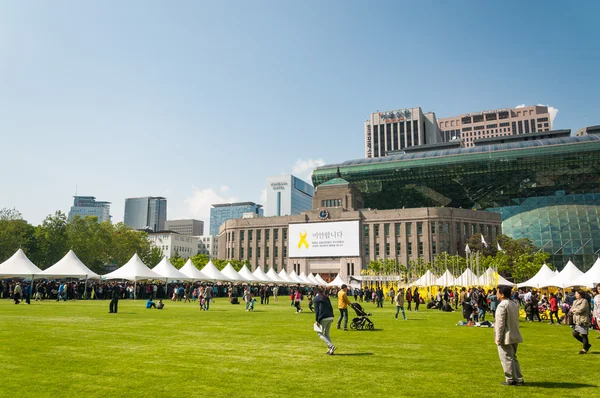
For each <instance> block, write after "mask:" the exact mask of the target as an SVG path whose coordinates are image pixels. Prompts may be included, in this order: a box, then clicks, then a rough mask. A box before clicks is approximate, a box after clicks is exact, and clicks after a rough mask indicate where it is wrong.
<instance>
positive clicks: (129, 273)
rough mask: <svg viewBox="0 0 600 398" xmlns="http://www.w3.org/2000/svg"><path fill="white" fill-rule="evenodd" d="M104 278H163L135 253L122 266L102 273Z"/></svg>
mask: <svg viewBox="0 0 600 398" xmlns="http://www.w3.org/2000/svg"><path fill="white" fill-rule="evenodd" d="M104 279H127V280H129V281H140V280H146V279H158V280H160V279H164V278H163V277H162V276H161V275H159V274H158V273H156V272H154V271H152V270H151V269H150V268H148V267H147V266H146V264H144V262H143V261H142V259H141V258H140V256H138V255H137V253H135V254H134V255H133V256H132V257H131V259H129V261H127V262H126V263H125V264H124V265H123V266H122V267H120V268H118V269H116V270H114V271H113V272H111V273H108V274H106V275H104Z"/></svg>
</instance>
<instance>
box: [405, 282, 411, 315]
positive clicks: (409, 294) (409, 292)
mask: <svg viewBox="0 0 600 398" xmlns="http://www.w3.org/2000/svg"><path fill="white" fill-rule="evenodd" d="M406 302H407V303H408V310H409V311H412V309H411V308H410V303H411V302H412V291H411V290H410V288H408V289H406Z"/></svg>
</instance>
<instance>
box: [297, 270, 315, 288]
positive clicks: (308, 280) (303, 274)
mask: <svg viewBox="0 0 600 398" xmlns="http://www.w3.org/2000/svg"><path fill="white" fill-rule="evenodd" d="M298 278H300V279H301V280H302V281H304V284H305V285H314V283H313V282H312V281H311V280H310V279H308V276H306V274H305V273H304V271H302V272H301V273H300V275H298Z"/></svg>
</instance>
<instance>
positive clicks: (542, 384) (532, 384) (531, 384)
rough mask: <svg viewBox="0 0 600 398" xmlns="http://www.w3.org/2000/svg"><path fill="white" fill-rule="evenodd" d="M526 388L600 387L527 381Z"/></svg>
mask: <svg viewBox="0 0 600 398" xmlns="http://www.w3.org/2000/svg"><path fill="white" fill-rule="evenodd" d="M524 387H537V388H587V387H598V386H595V385H593V384H582V383H562V382H559V381H532V382H529V381H526V382H525V385H524V386H522V387H521V388H524Z"/></svg>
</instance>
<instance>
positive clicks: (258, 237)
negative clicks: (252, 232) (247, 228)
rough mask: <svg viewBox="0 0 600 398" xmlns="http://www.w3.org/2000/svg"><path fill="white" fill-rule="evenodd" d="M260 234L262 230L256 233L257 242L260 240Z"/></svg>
mask: <svg viewBox="0 0 600 398" xmlns="http://www.w3.org/2000/svg"><path fill="white" fill-rule="evenodd" d="M260 232H261V230H260V229H259V230H257V231H256V240H260Z"/></svg>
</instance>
